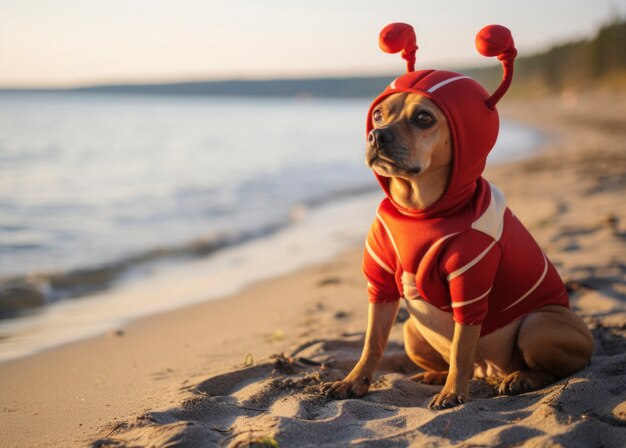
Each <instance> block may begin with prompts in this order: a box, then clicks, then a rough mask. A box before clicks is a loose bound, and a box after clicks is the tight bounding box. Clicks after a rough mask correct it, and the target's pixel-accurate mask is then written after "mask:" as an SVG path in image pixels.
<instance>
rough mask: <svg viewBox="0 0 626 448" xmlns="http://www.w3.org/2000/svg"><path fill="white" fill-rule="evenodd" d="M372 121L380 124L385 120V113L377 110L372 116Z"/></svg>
mask: <svg viewBox="0 0 626 448" xmlns="http://www.w3.org/2000/svg"><path fill="white" fill-rule="evenodd" d="M372 119H373V120H374V122H375V123H378V122H380V121H381V120H382V119H383V113H382V112H381V111H380V110H378V109H376V110H375V111H374V113H373V114H372Z"/></svg>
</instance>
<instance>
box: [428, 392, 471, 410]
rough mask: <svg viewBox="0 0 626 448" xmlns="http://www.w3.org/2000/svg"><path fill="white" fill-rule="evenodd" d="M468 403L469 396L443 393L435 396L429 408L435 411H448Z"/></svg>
mask: <svg viewBox="0 0 626 448" xmlns="http://www.w3.org/2000/svg"><path fill="white" fill-rule="evenodd" d="M467 401H468V398H467V395H465V394H464V393H458V394H457V393H454V392H441V393H440V394H437V395H435V398H433V399H432V401H431V402H430V404H429V405H428V408H429V409H435V410H441V409H448V408H453V407H455V406H459V405H462V404H463V403H467Z"/></svg>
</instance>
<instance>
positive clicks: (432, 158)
mask: <svg viewBox="0 0 626 448" xmlns="http://www.w3.org/2000/svg"><path fill="white" fill-rule="evenodd" d="M371 120H372V124H373V127H374V128H373V129H372V131H371V132H370V133H369V135H368V139H367V149H366V153H365V162H366V163H367V165H368V166H369V167H370V168H372V169H373V170H374V171H375V172H376V173H378V174H379V175H381V176H383V177H400V178H404V179H413V178H415V177H416V176H420V175H423V174H424V172H426V171H428V170H433V169H434V168H442V167H444V166H445V167H447V166H449V165H450V164H451V160H452V144H451V138H450V128H449V127H448V121H447V120H446V117H445V115H444V114H443V112H441V109H439V108H438V107H437V106H436V105H435V104H434V103H433V102H432V101H431V100H430V99H428V98H426V97H425V96H423V95H421V94H419V93H396V94H393V95H390V96H388V97H387V98H385V99H384V100H383V101H381V102H380V103H379V104H378V105H377V106H376V107H375V108H374V109H373V111H372V116H371Z"/></svg>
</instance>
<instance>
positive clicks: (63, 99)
mask: <svg viewBox="0 0 626 448" xmlns="http://www.w3.org/2000/svg"><path fill="white" fill-rule="evenodd" d="M370 100H371V99H367V98H363V99H317V98H299V97H294V98H274V97H272V98H267V97H260V98H257V97H254V98H253V97H211V96H198V97H194V96H173V95H172V96H168V95H161V96H159V95H139V94H95V93H85V92H63V93H59V92H54V93H48V92H38V93H35V92H1V93H0V361H7V360H10V359H14V358H19V357H23V356H27V355H30V354H33V353H36V352H38V351H41V350H44V349H48V348H51V347H55V346H58V345H61V344H66V343H69V342H72V341H76V340H79V339H84V338H88V337H93V336H98V335H101V334H103V333H106V332H110V331H116V330H118V329H120V328H123V326H124V325H125V324H127V323H128V322H130V321H132V320H134V319H137V318H139V317H142V316H146V315H149V314H154V313H159V312H163V311H166V310H170V309H174V308H179V307H182V306H185V305H190V304H192V303H197V302H200V301H206V300H211V299H215V298H219V297H223V296H226V295H228V294H231V293H234V292H236V291H238V290H240V289H241V288H243V287H244V286H246V285H250V284H251V283H254V282H256V281H259V280H263V279H267V278H271V277H273V276H277V275H280V274H284V273H287V272H290V271H293V270H296V269H299V268H302V267H304V266H307V265H310V264H313V263H318V262H322V261H325V260H329V259H331V258H332V257H333V256H336V255H337V254H339V253H340V252H341V251H344V250H346V249H347V248H348V247H352V246H354V245H356V244H360V243H361V242H362V241H363V240H364V238H365V235H366V233H367V230H368V228H369V226H370V224H371V222H372V220H373V218H374V212H375V209H376V206H377V204H378V202H379V201H380V200H381V198H382V192H381V190H380V188H379V187H378V184H377V182H376V180H375V179H374V176H373V175H372V173H371V172H370V170H369V169H368V168H367V167H366V166H365V164H364V162H363V158H364V148H365V114H366V112H367V109H368V106H369V102H370ZM541 140H542V135H541V134H540V133H539V132H538V131H536V130H534V129H531V128H528V127H525V126H521V125H519V124H516V123H512V122H506V121H505V122H503V123H502V126H501V131H500V136H499V139H498V142H497V144H496V147H495V148H494V150H493V151H492V153H491V155H490V159H489V163H490V164H495V163H503V162H506V161H510V160H514V159H520V158H524V157H527V156H529V155H530V154H532V152H533V151H534V150H535V148H536V147H537V146H538V144H539V143H540V142H541Z"/></svg>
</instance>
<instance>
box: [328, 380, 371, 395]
mask: <svg viewBox="0 0 626 448" xmlns="http://www.w3.org/2000/svg"><path fill="white" fill-rule="evenodd" d="M369 388H370V380H369V377H367V376H364V377H362V378H359V379H357V380H349V379H345V380H343V381H335V382H334V383H325V384H322V393H323V394H324V395H326V396H327V397H329V398H337V399H339V400H344V399H346V398H361V397H362V396H363V395H365V394H366V393H367V391H368V390H369Z"/></svg>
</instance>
